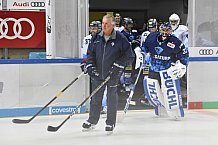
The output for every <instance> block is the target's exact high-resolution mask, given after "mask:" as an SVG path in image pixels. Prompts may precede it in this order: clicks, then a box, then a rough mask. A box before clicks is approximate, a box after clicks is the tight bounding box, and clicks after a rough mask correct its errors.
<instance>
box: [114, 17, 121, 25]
mask: <svg viewBox="0 0 218 145" xmlns="http://www.w3.org/2000/svg"><path fill="white" fill-rule="evenodd" d="M115 22H116V25H118V26H119V25H120V16H116V17H115Z"/></svg>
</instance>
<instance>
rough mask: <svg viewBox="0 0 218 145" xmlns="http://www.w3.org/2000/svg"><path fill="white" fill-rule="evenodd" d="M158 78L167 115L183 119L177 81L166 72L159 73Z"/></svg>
mask: <svg viewBox="0 0 218 145" xmlns="http://www.w3.org/2000/svg"><path fill="white" fill-rule="evenodd" d="M160 77H161V90H162V92H163V96H164V103H165V108H166V110H167V112H168V115H169V116H170V117H173V118H176V119H177V118H180V117H184V110H183V106H182V97H181V90H180V84H179V80H178V79H176V80H174V79H172V78H171V77H170V75H169V74H168V72H167V70H163V71H160Z"/></svg>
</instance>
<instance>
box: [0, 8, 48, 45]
mask: <svg viewBox="0 0 218 145" xmlns="http://www.w3.org/2000/svg"><path fill="white" fill-rule="evenodd" d="M0 48H46V31H45V12H32V11H0Z"/></svg>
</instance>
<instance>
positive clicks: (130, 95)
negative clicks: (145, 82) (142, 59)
mask: <svg viewBox="0 0 218 145" xmlns="http://www.w3.org/2000/svg"><path fill="white" fill-rule="evenodd" d="M142 69H143V64H142V65H141V67H140V69H139V73H138V75H137V78H136V80H135V83H134V85H133V87H132V88H131V91H130V94H129V97H128V98H127V100H126V105H125V107H124V110H123V112H124V113H123V115H122V117H121V118H120V119H119V118H118V120H119V122H122V121H123V119H124V117H125V114H126V113H127V111H128V109H129V104H131V101H132V97H133V95H134V91H135V87H136V85H137V82H138V80H139V77H140V74H141V71H142Z"/></svg>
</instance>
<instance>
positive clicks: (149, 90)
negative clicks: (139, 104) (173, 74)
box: [143, 76, 164, 107]
mask: <svg viewBox="0 0 218 145" xmlns="http://www.w3.org/2000/svg"><path fill="white" fill-rule="evenodd" d="M143 85H144V91H145V96H146V97H147V99H148V101H149V102H150V104H151V105H152V106H154V107H158V106H163V107H164V101H163V95H162V92H161V89H160V85H159V83H158V81H157V80H155V79H151V78H148V77H147V76H145V77H144V81H143Z"/></svg>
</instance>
